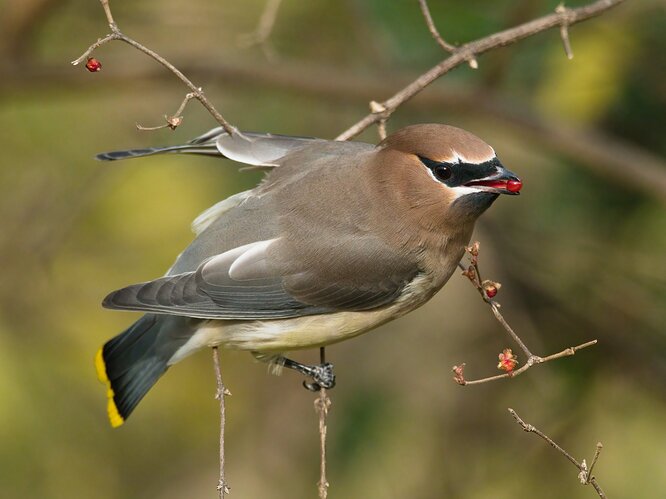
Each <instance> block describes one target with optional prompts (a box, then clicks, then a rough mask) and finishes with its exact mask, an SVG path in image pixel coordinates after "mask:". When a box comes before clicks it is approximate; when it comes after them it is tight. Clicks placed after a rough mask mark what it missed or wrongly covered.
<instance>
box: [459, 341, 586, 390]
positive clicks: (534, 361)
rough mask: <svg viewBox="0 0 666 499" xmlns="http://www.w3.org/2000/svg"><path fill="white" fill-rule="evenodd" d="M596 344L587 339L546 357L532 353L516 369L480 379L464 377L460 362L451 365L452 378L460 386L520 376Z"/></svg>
mask: <svg viewBox="0 0 666 499" xmlns="http://www.w3.org/2000/svg"><path fill="white" fill-rule="evenodd" d="M596 344H597V340H592V341H588V342H587V343H582V344H580V345H577V346H575V347H569V348H565V349H564V350H562V351H561V352H557V353H554V354H551V355H548V356H546V357H539V356H537V355H532V357H528V359H527V362H525V364H523V366H522V367H520V368H518V369H516V370H515V371H510V372H507V373H504V374H497V375H496V376H489V377H487V378H481V379H475V380H467V379H465V377H464V371H463V367H464V366H465V364H460V365H458V366H454V367H453V372H454V374H455V376H454V380H455V382H456V383H458V384H459V385H462V386H467V385H480V384H482V383H488V382H490V381H497V380H499V379H505V378H515V377H516V376H520V375H521V374H523V373H524V372H525V371H527V370H528V369H530V368H532V367H534V366H536V365H538V364H545V363H546V362H550V361H551V360H557V359H561V358H562V357H571V356H572V355H575V354H576V352H578V351H579V350H582V349H583V348H587V347H591V346H593V345H596Z"/></svg>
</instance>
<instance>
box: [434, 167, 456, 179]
mask: <svg viewBox="0 0 666 499" xmlns="http://www.w3.org/2000/svg"><path fill="white" fill-rule="evenodd" d="M432 173H433V174H434V175H435V178H436V179H437V180H439V181H440V182H445V181H446V180H448V179H450V178H451V175H452V173H453V172H451V168H449V167H448V166H444V165H437V166H435V167H434V168H433V169H432Z"/></svg>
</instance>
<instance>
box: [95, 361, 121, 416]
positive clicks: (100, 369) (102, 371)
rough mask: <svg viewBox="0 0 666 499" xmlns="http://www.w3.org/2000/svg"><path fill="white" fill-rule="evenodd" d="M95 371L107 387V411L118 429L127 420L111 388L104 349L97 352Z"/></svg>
mask: <svg viewBox="0 0 666 499" xmlns="http://www.w3.org/2000/svg"><path fill="white" fill-rule="evenodd" d="M95 370H96V371H97V378H98V379H99V380H100V381H101V382H102V383H104V384H105V385H106V396H107V398H108V399H109V400H108V404H107V407H106V410H107V413H108V415H109V422H110V423H111V426H112V427H113V428H118V427H119V426H120V425H122V424H123V423H124V422H125V419H124V418H123V417H122V416H121V415H120V412H119V411H118V407H117V406H116V403H115V401H114V400H113V396H114V395H115V394H114V393H113V388H112V387H111V381H110V380H109V377H108V376H107V374H106V364H105V363H104V353H103V349H102V348H100V349H99V350H97V353H96V354H95Z"/></svg>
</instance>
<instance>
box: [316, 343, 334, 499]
mask: <svg viewBox="0 0 666 499" xmlns="http://www.w3.org/2000/svg"><path fill="white" fill-rule="evenodd" d="M319 357H320V363H321V364H325V363H326V351H325V348H324V347H321V348H320V349H319ZM314 407H315V411H317V413H318V414H319V450H320V467H319V482H318V483H317V490H318V492H319V499H326V497H328V486H329V483H328V480H327V479H326V432H327V427H326V417H327V416H328V410H329V408H330V407H331V399H330V398H329V397H328V395H327V394H326V389H325V388H322V389H321V390H319V396H318V397H317V398H316V399H315V402H314Z"/></svg>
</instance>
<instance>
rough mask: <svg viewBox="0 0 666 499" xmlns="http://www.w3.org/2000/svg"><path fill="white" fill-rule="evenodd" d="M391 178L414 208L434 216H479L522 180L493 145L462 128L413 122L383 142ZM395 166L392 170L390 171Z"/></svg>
mask: <svg viewBox="0 0 666 499" xmlns="http://www.w3.org/2000/svg"><path fill="white" fill-rule="evenodd" d="M378 148H380V154H379V156H380V157H381V158H383V159H382V160H381V161H380V163H379V166H380V167H381V168H383V169H386V165H388V164H390V165H392V166H394V167H391V168H389V169H387V170H385V172H386V174H387V175H386V177H387V182H388V183H389V184H392V185H391V189H392V190H394V193H396V194H397V195H398V196H399V197H400V198H401V199H403V201H405V202H406V203H407V204H408V205H409V207H410V208H419V207H423V208H426V209H427V211H428V212H431V214H432V216H438V217H441V216H442V215H443V214H444V213H442V212H443V211H445V212H446V215H447V218H456V219H459V220H460V219H468V220H469V219H471V220H475V219H476V218H477V217H478V216H479V215H481V213H483V212H484V211H485V210H486V209H487V208H488V207H489V206H490V205H491V204H492V203H493V201H495V199H497V197H498V196H499V195H500V194H510V195H517V194H519V193H520V190H521V188H522V182H521V180H520V179H519V178H518V177H517V176H516V175H515V174H514V173H512V172H510V171H509V170H507V169H506V168H504V166H503V165H502V164H501V163H500V161H499V159H497V156H496V155H495V151H494V149H493V148H492V147H490V146H489V145H488V144H486V143H485V142H484V141H482V140H481V139H479V138H478V137H476V136H475V135H473V134H471V133H469V132H467V131H465V130H462V129H460V128H456V127H452V126H448V125H439V124H426V125H413V126H408V127H406V128H402V129H401V130H398V131H397V132H395V133H393V134H391V135H389V136H388V137H387V138H386V139H384V140H383V141H382V142H381V143H380V144H379V145H378ZM389 170H390V171H389Z"/></svg>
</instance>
